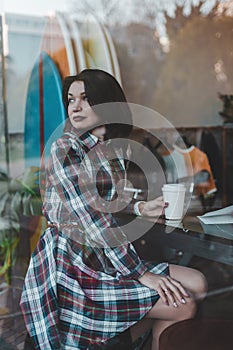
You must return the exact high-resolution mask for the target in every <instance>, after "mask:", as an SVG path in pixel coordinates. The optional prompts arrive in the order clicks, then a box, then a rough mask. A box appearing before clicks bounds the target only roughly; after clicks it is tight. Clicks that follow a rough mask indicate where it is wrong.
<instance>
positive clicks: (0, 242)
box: [0, 167, 42, 283]
mask: <svg viewBox="0 0 233 350" xmlns="http://www.w3.org/2000/svg"><path fill="white" fill-rule="evenodd" d="M41 206H42V202H41V198H40V194H39V169H38V168H36V167H31V168H29V169H27V170H26V171H25V172H24V173H23V175H22V176H21V177H19V178H17V179H12V178H10V177H8V176H7V175H6V174H4V173H0V263H1V266H0V276H2V275H4V276H5V278H6V281H7V283H10V277H11V268H12V266H13V265H14V264H15V262H16V258H17V256H16V250H17V249H16V248H17V246H18V243H19V240H20V236H19V232H20V221H21V218H22V216H23V215H25V216H30V215H41Z"/></svg>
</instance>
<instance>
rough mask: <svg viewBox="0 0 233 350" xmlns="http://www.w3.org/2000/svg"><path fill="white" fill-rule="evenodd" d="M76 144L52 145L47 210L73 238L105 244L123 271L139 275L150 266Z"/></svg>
mask: <svg viewBox="0 0 233 350" xmlns="http://www.w3.org/2000/svg"><path fill="white" fill-rule="evenodd" d="M75 147H76V145H75V144H72V141H71V140H70V139H60V140H59V141H57V142H56V143H55V144H54V145H53V146H52V149H51V157H50V159H49V162H48V166H47V176H46V190H45V197H44V207H43V209H44V214H45V216H46V217H47V219H48V220H49V221H51V222H52V223H56V224H57V225H58V227H59V229H60V230H61V231H62V232H64V233H65V234H67V235H68V236H69V237H70V238H71V239H73V240H75V241H78V242H79V243H81V244H83V245H90V246H92V247H98V248H103V249H104V252H105V255H106V256H107V257H108V258H109V259H110V260H111V263H112V264H113V266H114V267H115V269H116V270H117V271H118V272H119V273H120V274H122V275H124V276H130V277H131V278H135V279H137V278H138V277H140V276H141V275H142V274H143V273H144V272H145V271H146V270H147V268H146V267H145V265H144V264H143V262H142V261H141V260H140V258H139V256H138V255H137V253H136V251H135V250H134V248H133V245H132V244H131V243H129V241H128V239H127V237H126V235H125V233H124V231H123V230H122V229H121V227H119V226H118V224H117V222H116V220H115V219H114V217H113V215H112V213H111V211H109V209H108V202H106V200H105V201H102V202H101V201H99V198H100V196H99V194H98V192H97V189H96V184H95V181H94V179H95V174H94V173H95V171H96V169H95V168H94V167H93V165H92V162H89V159H88V158H87V159H86V160H85V161H84V159H85V156H86V154H85V152H84V150H83V149H82V147H81V146H80V148H79V149H77V148H76V149H75ZM103 176H105V177H106V176H107V174H106V173H104V175H103ZM103 181H105V182H106V181H107V179H106V178H103ZM109 203H110V204H111V201H109Z"/></svg>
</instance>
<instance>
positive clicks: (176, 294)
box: [139, 272, 189, 307]
mask: <svg viewBox="0 0 233 350" xmlns="http://www.w3.org/2000/svg"><path fill="white" fill-rule="evenodd" d="M139 282H140V283H142V284H143V285H144V286H146V287H149V288H152V289H154V290H156V291H157V292H158V294H159V296H160V297H161V299H162V301H163V302H164V303H165V304H167V305H169V306H173V307H178V306H179V304H180V303H182V304H185V303H186V300H185V298H188V297H189V294H188V292H187V291H186V290H185V288H184V287H183V286H182V284H181V283H180V282H179V281H177V280H175V279H174V278H172V277H169V276H162V275H156V274H154V273H152V272H145V273H144V275H143V276H142V277H140V278H139Z"/></svg>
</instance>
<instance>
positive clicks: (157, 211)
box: [139, 196, 166, 217]
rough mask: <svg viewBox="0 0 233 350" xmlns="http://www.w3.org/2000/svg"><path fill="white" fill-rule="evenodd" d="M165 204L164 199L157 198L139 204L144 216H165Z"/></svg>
mask: <svg viewBox="0 0 233 350" xmlns="http://www.w3.org/2000/svg"><path fill="white" fill-rule="evenodd" d="M165 207H166V203H164V200H163V197H162V196H160V197H157V198H155V199H152V200H150V201H148V202H142V203H140V204H139V211H140V213H141V214H142V215H143V216H156V217H158V216H161V215H163V214H164V208H165Z"/></svg>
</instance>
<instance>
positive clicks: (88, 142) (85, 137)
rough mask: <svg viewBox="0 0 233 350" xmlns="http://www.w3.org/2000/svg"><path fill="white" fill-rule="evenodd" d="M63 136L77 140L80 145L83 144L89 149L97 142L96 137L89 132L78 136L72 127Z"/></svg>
mask: <svg viewBox="0 0 233 350" xmlns="http://www.w3.org/2000/svg"><path fill="white" fill-rule="evenodd" d="M65 134H66V135H69V136H71V137H72V138H75V139H78V140H79V141H80V142H81V143H82V144H84V145H85V146H86V147H87V148H89V149H92V148H93V147H95V146H96V145H97V143H98V142H99V139H98V137H97V136H95V135H93V134H91V133H90V132H89V131H86V132H84V133H80V135H79V132H77V130H76V129H75V128H73V127H71V128H70V130H69V131H66V132H65Z"/></svg>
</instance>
